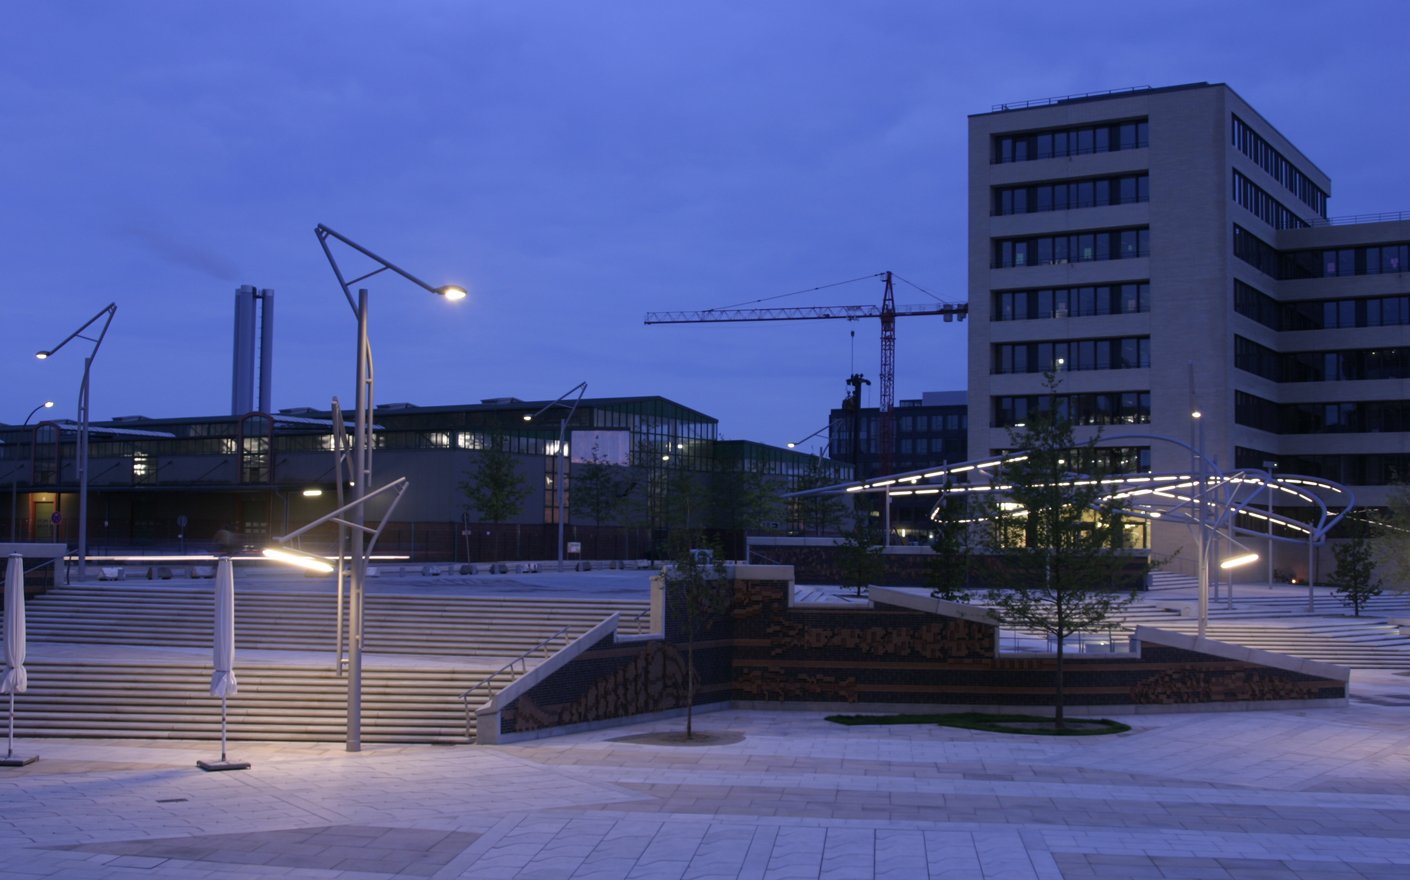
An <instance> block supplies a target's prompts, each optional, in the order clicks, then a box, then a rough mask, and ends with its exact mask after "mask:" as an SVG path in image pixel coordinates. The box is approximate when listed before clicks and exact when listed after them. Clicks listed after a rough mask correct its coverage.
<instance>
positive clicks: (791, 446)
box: [788, 443, 798, 449]
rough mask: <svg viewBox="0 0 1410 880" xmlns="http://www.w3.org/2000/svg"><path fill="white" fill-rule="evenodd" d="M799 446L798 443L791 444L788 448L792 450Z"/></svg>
mask: <svg viewBox="0 0 1410 880" xmlns="http://www.w3.org/2000/svg"><path fill="white" fill-rule="evenodd" d="M797 445H798V444H797V443H790V444H788V448H789V449H792V448H793V447H795V446H797Z"/></svg>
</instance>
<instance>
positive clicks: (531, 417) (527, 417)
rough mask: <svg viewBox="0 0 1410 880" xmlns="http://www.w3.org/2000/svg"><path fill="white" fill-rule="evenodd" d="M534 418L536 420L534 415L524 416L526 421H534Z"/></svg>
mask: <svg viewBox="0 0 1410 880" xmlns="http://www.w3.org/2000/svg"><path fill="white" fill-rule="evenodd" d="M533 420H534V417H533V416H524V421H526V422H532V421H533Z"/></svg>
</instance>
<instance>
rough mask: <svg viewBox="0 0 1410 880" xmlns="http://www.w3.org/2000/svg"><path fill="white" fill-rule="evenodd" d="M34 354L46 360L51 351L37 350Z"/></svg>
mask: <svg viewBox="0 0 1410 880" xmlns="http://www.w3.org/2000/svg"><path fill="white" fill-rule="evenodd" d="M34 356H35V357H37V358H39V359H40V360H41V361H42V360H44V359H45V358H47V357H48V356H49V352H47V351H37V352H35V353H34Z"/></svg>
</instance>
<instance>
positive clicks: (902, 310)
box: [646, 272, 969, 478]
mask: <svg viewBox="0 0 1410 880" xmlns="http://www.w3.org/2000/svg"><path fill="white" fill-rule="evenodd" d="M866 277H867V278H885V279H886V290H885V292H884V293H883V294H882V297H881V305H880V306H879V307H878V306H802V307H798V306H794V307H792V308H753V309H740V308H726V309H706V310H704V311H698V312H647V314H646V323H648V324H713V323H723V322H726V321H814V320H823V319H827V318H845V319H847V320H848V321H858V320H861V319H862V318H880V319H881V388H880V392H881V393H880V397H881V406H880V409H881V438H880V439H881V443H880V444H879V446H880V449H879V451H880V458H881V473H882V474H889V473H891V472H892V471H893V470H894V469H895V464H896V319H897V318H904V317H912V316H919V315H940V316H942V317H944V319H945V320H946V321H947V322H949V321H953V320H955V319H956V318H959V320H961V321H963V320H964V319H965V318H966V317H968V315H969V304H968V303H947V302H944V301H942V300H940V299H939V298H938V297H935V296H934V294H931V293H930V292H929V291H927V290H925V289H924V288H921V287H916V286H915V285H911V286H912V287H916V289H917V290H920V291H921V292H922V293H925V294H926V295H927V296H931V297H934V298H935V300H936V301H935V302H934V303H927V304H925V305H918V306H898V305H896V292H895V289H894V288H893V286H892V279H893V277H894V276H893V275H892V273H891V272H879V273H877V274H876V275H868V276H866ZM852 280H853V281H861V280H863V279H861V278H854V279H852ZM901 280H902V281H905V279H904V278H903V279H901ZM839 283H841V284H850V283H851V282H850V281H843V282H839ZM906 283H907V284H910V282H909V281H907V282H906ZM824 286H825V287H835V286H837V285H833V284H829V285H824ZM821 289H822V288H821V287H814V288H812V290H821ZM807 292H809V291H799V293H807ZM793 295H794V294H784V296H793ZM771 298H776V297H771ZM757 302H764V300H757ZM858 440H859V438H858V437H856V436H854V437H853V438H852V442H853V443H854V444H855V443H857V441H858ZM861 476H862V475H861V474H857V477H858V478H861Z"/></svg>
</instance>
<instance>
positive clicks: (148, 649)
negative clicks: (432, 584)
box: [16, 585, 648, 743]
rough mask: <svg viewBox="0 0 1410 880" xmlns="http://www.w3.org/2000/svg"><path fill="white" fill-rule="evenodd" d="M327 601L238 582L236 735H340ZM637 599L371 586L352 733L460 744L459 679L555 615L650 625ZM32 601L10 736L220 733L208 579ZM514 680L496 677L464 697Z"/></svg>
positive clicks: (561, 620)
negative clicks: (24, 676)
mask: <svg viewBox="0 0 1410 880" xmlns="http://www.w3.org/2000/svg"><path fill="white" fill-rule="evenodd" d="M334 608H335V604H334V599H333V597H332V596H328V595H325V594H315V593H290V592H253V591H248V590H247V591H242V592H240V593H239V594H237V596H236V602H235V623H236V646H237V651H246V652H252V653H254V654H255V655H256V656H254V657H251V656H250V655H249V654H247V655H246V657H245V659H244V660H242V659H241V658H240V656H239V654H237V658H236V676H237V678H238V679H239V683H240V692H239V693H238V694H237V695H235V696H234V697H232V698H231V699H230V700H229V718H230V727H229V735H230V737H231V738H232V739H237V740H238V739H246V740H279V741H298V740H309V741H329V742H332V741H338V740H341V739H342V738H343V737H344V735H345V732H346V726H345V712H346V696H347V680H346V678H343V677H340V676H338V675H337V674H336V673H335V672H334V670H333V668H332V665H333V664H332V661H333V657H332V654H333V643H334ZM646 608H647V603H646V602H644V601H643V602H629V601H614V600H604V601H597V600H588V601H575V600H564V599H557V598H555V599H486V598H471V597H444V596H440V597H422V596H394V595H369V596H368V597H367V615H366V617H367V622H368V632H367V639H366V646H367V647H366V650H367V651H368V652H369V653H370V654H373V655H375V656H372V657H369V658H368V661H369V662H368V665H367V666H365V668H364V672H363V710H362V711H363V734H362V736H363V740H364V741H365V742H369V743H376V742H400V743H428V742H465V740H466V718H465V709H464V704H463V703H462V701H461V700H460V699H459V694H460V693H461V692H462V691H464V690H466V689H467V688H469V687H470V686H472V685H474V684H478V683H479V682H480V681H482V680H483V679H485V678H486V677H487V676H490V675H491V674H492V673H494V672H495V670H497V669H499V668H500V667H501V666H503V665H504V664H505V663H506V662H508V660H509V659H510V658H512V657H515V656H518V655H520V654H522V653H523V652H524V651H526V650H528V649H529V648H530V647H532V646H533V645H535V644H536V643H538V642H540V641H542V640H543V639H545V638H547V637H548V636H550V635H552V634H553V633H555V632H557V631H558V630H560V629H562V628H563V627H568V633H567V636H568V638H572V637H575V636H576V635H578V634H581V633H582V632H585V631H586V630H587V629H589V628H590V627H592V626H594V625H596V624H598V623H600V622H601V621H602V620H603V619H604V618H606V617H607V616H608V615H610V614H612V613H614V612H616V613H620V614H621V615H622V618H623V620H624V622H625V621H633V620H636V623H635V624H632V625H628V626H627V627H626V629H627V631H628V632H631V631H641V632H645V631H646V628H647V623H648V622H647V620H646V618H645V617H640V616H639V615H640V614H641V612H643V611H645V610H646ZM27 611H28V614H27V618H28V630H29V643H30V658H31V659H30V660H29V662H27V663H26V664H25V665H26V668H27V669H28V670H29V691H28V692H27V693H25V694H23V695H21V696H19V697H18V698H17V700H16V710H17V712H16V734H17V735H18V736H64V737H103V738H133V739H152V738H162V739H166V738H172V739H214V738H218V737H219V735H220V702H219V701H218V700H215V699H212V698H211V697H210V696H209V686H210V661H209V659H208V657H209V655H208V654H206V653H204V651H201V650H200V649H208V648H209V646H210V643H211V629H212V601H211V591H210V589H209V588H206V589H201V588H185V587H182V588H171V587H150V588H142V587H130V586H125V585H124V586H121V587H117V586H114V587H107V586H92V585H89V586H80V585H75V586H61V587H58V588H55V589H54V590H53V591H52V592H50V593H48V594H46V595H44V596H40V597H37V598H35V599H33V600H31V601H30V602H29V603H28V604H27ZM633 626H635V630H634V629H633ZM562 644H563V642H562V641H559V642H556V643H555V645H554V646H553V647H555V648H556V647H561V646H562ZM46 649H47V650H46ZM192 649H196V650H194V651H193V650H192ZM418 657H419V658H421V659H419V660H418V659H417V658H418ZM538 659H541V657H539V656H536V657H535V658H532V659H530V661H529V665H530V667H531V668H532V666H533V664H534V662H535V661H536V660H538ZM511 680H512V675H511V674H509V673H502V674H500V675H498V676H497V677H496V678H495V679H494V680H493V682H492V683H491V685H490V686H489V687H488V688H482V689H481V690H479V691H477V692H476V694H475V696H474V697H473V702H472V708H473V706H475V705H479V704H481V703H483V702H484V701H485V700H488V699H489V698H490V696H491V695H492V694H494V693H496V692H497V691H498V690H499V689H500V688H502V687H504V686H505V685H507V684H508V683H509V682H510V681H511ZM471 730H472V731H473V723H472V727H471Z"/></svg>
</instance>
